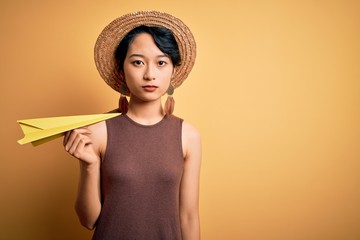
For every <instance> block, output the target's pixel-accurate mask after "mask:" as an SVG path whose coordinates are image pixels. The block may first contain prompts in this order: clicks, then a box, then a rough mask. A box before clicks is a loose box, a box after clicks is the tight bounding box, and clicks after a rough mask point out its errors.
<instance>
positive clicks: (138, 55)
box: [129, 53, 169, 58]
mask: <svg viewBox="0 0 360 240" xmlns="http://www.w3.org/2000/svg"><path fill="white" fill-rule="evenodd" d="M132 57H141V58H145V56H144V55H142V54H137V53H134V54H131V55H130V56H129V58H132ZM156 57H158V58H161V57H166V58H169V55H167V54H160V55H157V56H156Z"/></svg>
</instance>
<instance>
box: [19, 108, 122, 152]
mask: <svg viewBox="0 0 360 240" xmlns="http://www.w3.org/2000/svg"><path fill="white" fill-rule="evenodd" d="M119 115H120V113H105V114H91V115H78V116H65V117H51V118H35V119H26V120H18V121H17V122H18V123H19V124H20V127H21V129H22V130H23V132H24V135H25V136H24V138H22V139H20V140H19V141H18V143H19V144H25V143H29V142H31V143H32V144H33V145H34V146H37V145H39V144H42V143H45V142H47V141H50V140H53V139H55V138H58V137H60V136H62V135H63V134H64V133H65V132H67V131H70V130H72V129H75V128H79V127H84V126H87V125H91V124H94V123H97V122H101V121H104V120H106V119H110V118H113V117H116V116H119Z"/></svg>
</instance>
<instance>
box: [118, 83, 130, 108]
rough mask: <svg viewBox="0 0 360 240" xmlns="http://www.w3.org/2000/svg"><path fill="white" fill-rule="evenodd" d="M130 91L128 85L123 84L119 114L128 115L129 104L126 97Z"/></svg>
mask: <svg viewBox="0 0 360 240" xmlns="http://www.w3.org/2000/svg"><path fill="white" fill-rule="evenodd" d="M129 93H130V91H129V89H128V87H127V86H126V84H121V86H120V99H119V112H121V113H122V114H126V113H127V111H128V106H129V102H128V100H127V98H126V95H127V94H129Z"/></svg>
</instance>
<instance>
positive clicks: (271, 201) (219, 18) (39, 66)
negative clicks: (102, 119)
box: [0, 0, 360, 240]
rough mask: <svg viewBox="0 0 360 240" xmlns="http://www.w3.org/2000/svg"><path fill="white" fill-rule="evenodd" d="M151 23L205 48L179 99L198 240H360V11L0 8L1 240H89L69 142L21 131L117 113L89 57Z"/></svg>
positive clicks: (138, 4)
mask: <svg viewBox="0 0 360 240" xmlns="http://www.w3.org/2000/svg"><path fill="white" fill-rule="evenodd" d="M148 9H154V10H159V11H165V12H168V13H170V14H173V15H175V16H177V17H179V18H180V19H182V20H183V21H184V22H185V23H186V24H187V25H188V26H189V27H190V29H191V30H192V31H193V34H194V36H195V38H196V41H197V50H198V51H197V54H198V55H197V59H196V64H195V66H194V69H193V71H192V72H191V74H190V75H189V78H188V79H187V80H186V81H185V82H184V84H183V85H182V86H181V87H180V88H179V89H176V91H175V95H174V97H175V101H176V106H175V115H178V116H181V117H182V118H184V119H185V120H187V121H189V122H191V123H192V124H193V125H194V126H195V127H196V128H197V129H198V130H199V131H200V132H201V134H202V141H203V163H202V172H201V199H200V213H201V233H202V239H205V240H222V239H226V240H237V239H244V240H358V239H360V204H359V203H360V174H359V172H360V94H359V93H360V44H359V43H360V14H359V12H360V2H359V1H347V0H338V1H331V0H330V1H322V0H314V1H306V0H305V1H290V0H289V1H280V0H279V1H276V0H268V1H265V0H254V1H244V0H238V1H232V0H221V1H220V0H209V1H196V0H181V1H180V0H172V1H163V0H159V1H148V0H146V1H145V0H138V1H113V0H105V1H94V0H91V1H85V0H81V1H80V0H79V1H73V0H71V1H69V0H63V1H45V0H43V1H41V0H34V1H25V0H23V1H20V0H2V1H1V2H0V36H1V37H0V56H1V57H0V81H1V88H0V89H1V94H0V104H1V105H0V107H1V118H0V119H1V120H0V121H1V122H0V123H1V130H2V132H1V140H0V141H1V166H0V207H1V210H0V212H1V218H0V235H1V236H0V238H1V239H6V240H23V239H36V240H49V239H51V240H60V239H61V240H63V239H90V237H91V234H92V233H91V232H90V231H88V230H86V229H84V228H83V227H81V226H80V224H79V222H78V220H77V217H76V215H75V211H74V207H73V206H74V200H75V195H76V191H77V179H78V173H79V170H78V162H77V160H76V159H74V158H72V157H71V156H70V155H68V154H67V153H66V152H65V151H64V150H63V147H62V140H61V139H57V140H54V141H52V142H49V143H46V144H44V145H41V146H38V147H33V146H31V145H30V144H28V145H24V146H20V145H18V144H17V142H16V141H17V140H18V139H20V138H22V137H23V134H22V132H21V130H20V127H19V126H18V124H17V123H16V120H19V119H27V118H37V117H51V116H65V115H78V114H92V113H103V112H106V111H108V110H111V109H114V108H116V107H117V102H118V97H119V96H118V94H117V93H116V92H114V91H113V90H112V89H111V88H109V87H108V86H107V85H106V84H105V83H104V81H102V79H101V78H100V76H99V74H98V73H97V70H96V67H95V64H94V61H93V46H94V43H95V41H96V38H97V36H98V34H99V33H100V32H101V30H102V29H103V28H104V27H105V26H106V25H107V24H108V23H109V22H110V21H112V20H113V19H115V18H116V17H118V16H120V15H122V14H125V13H129V12H132V11H136V10H148Z"/></svg>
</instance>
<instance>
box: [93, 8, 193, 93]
mask: <svg viewBox="0 0 360 240" xmlns="http://www.w3.org/2000/svg"><path fill="white" fill-rule="evenodd" d="M142 25H145V26H149V27H153V26H157V27H165V28H167V29H169V30H171V31H172V32H173V34H174V37H175V39H176V42H177V44H178V47H179V51H180V56H181V64H180V66H177V67H176V74H175V76H174V77H173V78H172V80H171V83H172V85H173V87H174V88H177V87H179V86H180V85H181V84H182V83H183V81H184V80H185V79H186V78H187V76H188V75H189V73H190V71H191V69H192V67H193V66H194V63H195V58H196V43H195V39H194V37H193V35H192V33H191V31H190V29H189V28H188V27H187V26H186V25H185V24H184V23H183V22H182V21H181V20H180V19H178V18H176V17H174V16H172V15H170V14H168V13H163V12H158V11H139V12H134V13H129V14H126V15H123V16H121V17H119V18H117V19H115V20H114V21H112V22H111V23H110V24H109V25H107V26H106V27H105V28H104V30H103V31H102V32H101V33H100V35H99V37H98V39H97V41H96V44H95V48H94V58H95V64H96V67H97V69H98V71H99V73H100V76H101V77H102V78H103V79H104V81H105V82H106V83H107V84H108V85H109V86H110V87H112V88H113V89H114V90H115V91H118V92H119V91H120V89H121V84H123V83H122V82H121V81H120V76H119V74H118V71H117V63H116V60H115V51H116V49H117V47H118V45H119V43H120V42H121V40H122V39H123V38H124V36H125V35H126V34H127V33H128V32H130V31H131V30H132V29H134V28H136V27H138V26H142Z"/></svg>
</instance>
